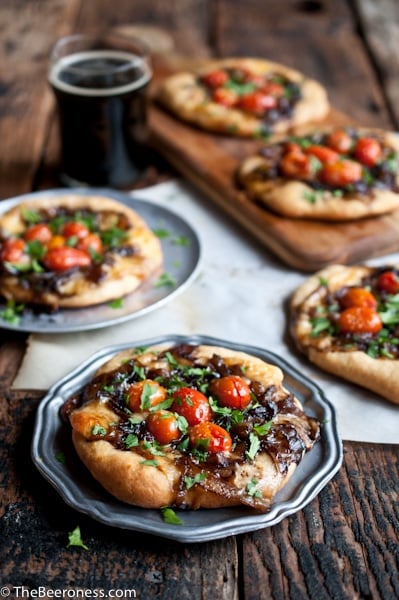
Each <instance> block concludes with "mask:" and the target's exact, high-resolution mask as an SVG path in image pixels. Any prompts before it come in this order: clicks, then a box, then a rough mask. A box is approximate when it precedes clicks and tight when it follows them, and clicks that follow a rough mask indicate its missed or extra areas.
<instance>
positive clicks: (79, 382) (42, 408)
mask: <svg viewBox="0 0 399 600" xmlns="http://www.w3.org/2000/svg"><path fill="white" fill-rule="evenodd" d="M164 343H170V344H180V343H188V344H208V345H213V346H224V347H226V348H231V349H233V350H238V351H242V352H247V353H249V354H253V355H255V356H258V357H260V358H261V359H263V360H265V361H267V362H270V363H272V364H275V365H277V366H279V367H280V368H281V369H282V370H283V372H284V375H285V377H284V385H285V387H286V388H287V389H289V390H290V391H291V392H293V393H294V394H295V395H296V396H297V397H298V398H299V400H300V401H301V402H302V404H303V405H304V407H305V411H306V413H307V414H309V415H311V416H314V417H317V418H318V419H319V421H321V423H322V428H321V439H320V441H319V442H318V443H317V444H316V445H315V446H314V448H313V449H312V450H311V451H310V452H309V453H308V454H306V455H305V457H304V459H303V461H302V462H301V464H300V465H299V467H298V469H297V470H296V471H295V473H294V475H293V476H292V478H291V479H290V481H289V482H288V484H287V485H286V486H285V487H284V488H283V489H282V490H281V491H280V492H279V493H278V494H277V495H276V497H275V499H274V502H273V505H272V507H271V510H270V511H269V512H268V513H266V514H263V513H258V512H255V511H253V510H252V509H248V508H246V507H242V508H241V507H237V508H221V509H212V510H205V509H203V510H196V511H194V510H193V511H179V510H176V513H177V514H178V516H179V517H180V518H181V521H182V524H181V525H171V524H168V523H165V522H163V520H162V516H161V512H160V511H157V510H145V509H141V508H136V507H133V506H130V505H128V504H124V503H122V502H120V501H118V500H116V499H115V498H113V497H112V496H111V495H109V494H108V493H107V492H106V491H105V490H104V489H103V488H102V487H101V486H100V485H99V484H98V483H97V482H96V481H95V480H94V479H93V478H92V477H91V476H90V475H89V474H88V471H87V470H86V469H85V467H84V466H83V465H82V464H81V463H80V461H79V459H78V458H77V455H76V454H75V451H74V449H73V446H72V443H71V440H70V432H69V430H68V429H67V427H66V426H65V425H63V424H62V422H61V419H60V416H59V410H60V407H61V406H62V404H63V402H64V401H65V400H66V399H67V398H68V397H70V396H71V395H72V394H74V393H75V392H76V391H78V390H79V389H80V388H81V387H82V386H83V385H85V383H86V382H88V381H89V380H90V378H91V377H92V375H93V373H94V372H95V371H96V370H97V369H98V368H99V367H100V366H101V365H102V364H103V363H105V362H106V361H108V360H109V359H110V358H111V357H112V356H113V355H114V354H116V353H117V352H120V351H121V350H125V349H128V348H134V347H135V346H151V345H153V344H164ZM60 453H62V454H63V455H64V456H65V459H66V460H65V462H64V463H62V462H59V461H58V460H57V455H58V456H59V454H60ZM32 458H33V461H34V463H35V465H36V467H37V468H38V469H39V471H40V472H41V474H42V475H43V476H44V477H45V478H46V479H47V480H48V481H49V482H50V483H51V484H52V485H53V486H54V487H55V489H56V490H57V491H58V492H59V494H60V495H61V497H62V498H63V500H64V501H65V502H66V503H67V504H68V505H70V506H71V507H72V508H74V509H75V510H77V511H79V512H81V513H84V514H86V515H89V516H90V517H92V518H93V519H95V520H97V521H100V522H102V523H105V524H107V525H110V526H112V527H118V528H122V529H128V530H132V531H139V532H144V533H150V534H153V535H156V536H161V537H165V538H170V539H173V540H177V541H179V542H185V543H191V542H205V541H208V540H215V539H218V538H224V537H227V536H230V535H237V534H240V533H245V532H249V531H255V530H258V529H263V528H265V527H270V526H272V525H275V524H276V523H279V522H280V521H281V520H282V519H284V518H285V517H287V516H289V515H291V514H293V513H295V512H297V511H299V510H301V509H302V508H303V507H304V506H306V505H307V504H308V503H309V502H310V501H311V500H312V499H313V498H314V497H315V496H316V495H317V494H318V493H319V492H320V490H321V489H322V488H323V487H324V486H325V485H326V484H327V483H328V481H329V480H330V479H331V478H332V477H333V476H334V474H335V473H336V472H337V471H338V469H339V468H340V465H341V462H342V444H341V440H340V438H339V435H338V431H337V421H336V415H335V411H334V408H333V406H332V405H331V404H330V402H329V401H328V400H327V398H326V397H325V396H324V394H323V392H322V391H321V389H320V388H319V387H318V386H317V385H315V384H314V383H313V382H312V381H311V380H310V379H308V378H307V377H305V376H304V375H302V374H301V373H300V372H299V371H297V370H296V369H294V368H293V367H291V366H290V365H289V364H288V363H287V362H286V361H285V360H283V359H281V358H280V357H279V356H277V355H276V354H274V353H273V352H269V351H268V350H265V349H263V348H258V347H253V346H247V345H243V344H235V343H232V342H229V341H226V340H221V339H217V338H213V337H209V336H201V335H195V336H181V335H168V336H163V337H158V338H152V339H146V340H140V341H136V340H135V341H132V342H131V343H128V344H121V345H118V346H112V347H108V348H104V349H102V350H100V351H99V352H97V353H96V354H94V355H93V356H92V357H91V358H90V359H88V360H87V361H86V362H85V363H84V364H82V365H81V366H80V367H79V368H77V369H75V370H74V371H72V372H71V373H70V374H69V375H67V376H66V377H64V378H63V379H61V381H59V382H58V383H57V384H55V385H54V386H53V387H52V388H51V389H50V390H49V392H48V394H47V395H46V396H45V398H43V400H42V402H41V403H40V405H39V408H38V412H37V416H36V423H35V429H34V435H33V441H32Z"/></svg>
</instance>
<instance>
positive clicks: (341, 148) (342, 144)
mask: <svg viewBox="0 0 399 600" xmlns="http://www.w3.org/2000/svg"><path fill="white" fill-rule="evenodd" d="M326 144H327V146H329V147H330V148H332V149H333V150H335V151H336V152H339V153H340V154H347V153H348V152H350V150H351V149H352V146H353V139H352V138H351V136H350V135H349V133H347V132H346V131H344V129H336V130H335V131H332V132H331V133H330V134H329V135H328V136H327V138H326Z"/></svg>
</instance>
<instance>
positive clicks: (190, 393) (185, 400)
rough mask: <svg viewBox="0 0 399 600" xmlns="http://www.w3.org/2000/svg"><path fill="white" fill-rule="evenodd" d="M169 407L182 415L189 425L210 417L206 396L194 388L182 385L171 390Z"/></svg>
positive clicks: (202, 421) (207, 419)
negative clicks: (171, 398) (171, 401)
mask: <svg viewBox="0 0 399 600" xmlns="http://www.w3.org/2000/svg"><path fill="white" fill-rule="evenodd" d="M171 409H172V410H173V411H174V412H176V413H177V414H178V415H180V416H182V417H184V418H185V419H186V421H187V423H188V424H189V425H198V424H199V423H204V422H206V421H210V420H211V418H212V410H211V406H210V404H209V400H208V398H207V397H206V396H205V395H204V394H202V393H201V392H199V391H198V390H196V389H194V388H188V387H182V388H180V389H178V390H176V391H175V392H173V404H172V406H171Z"/></svg>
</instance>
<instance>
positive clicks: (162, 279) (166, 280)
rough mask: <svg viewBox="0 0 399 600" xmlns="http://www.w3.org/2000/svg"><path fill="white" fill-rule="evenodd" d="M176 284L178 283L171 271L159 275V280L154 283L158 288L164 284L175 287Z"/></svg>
mask: <svg viewBox="0 0 399 600" xmlns="http://www.w3.org/2000/svg"><path fill="white" fill-rule="evenodd" d="M174 285H176V278H175V277H173V275H170V274H169V273H162V275H160V276H159V279H158V281H156V282H155V283H154V287H156V288H158V287H162V286H167V287H173V286H174Z"/></svg>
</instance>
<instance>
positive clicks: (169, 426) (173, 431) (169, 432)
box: [147, 410, 181, 444]
mask: <svg viewBox="0 0 399 600" xmlns="http://www.w3.org/2000/svg"><path fill="white" fill-rule="evenodd" d="M147 428H148V431H149V432H150V433H152V435H153V436H154V438H155V439H156V440H157V442H159V443H160V444H170V442H173V441H175V440H178V439H179V437H180V436H181V432H180V429H179V427H178V421H177V418H176V417H175V415H174V414H173V413H172V412H170V411H169V410H157V411H156V412H153V413H150V414H149V415H148V417H147Z"/></svg>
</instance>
